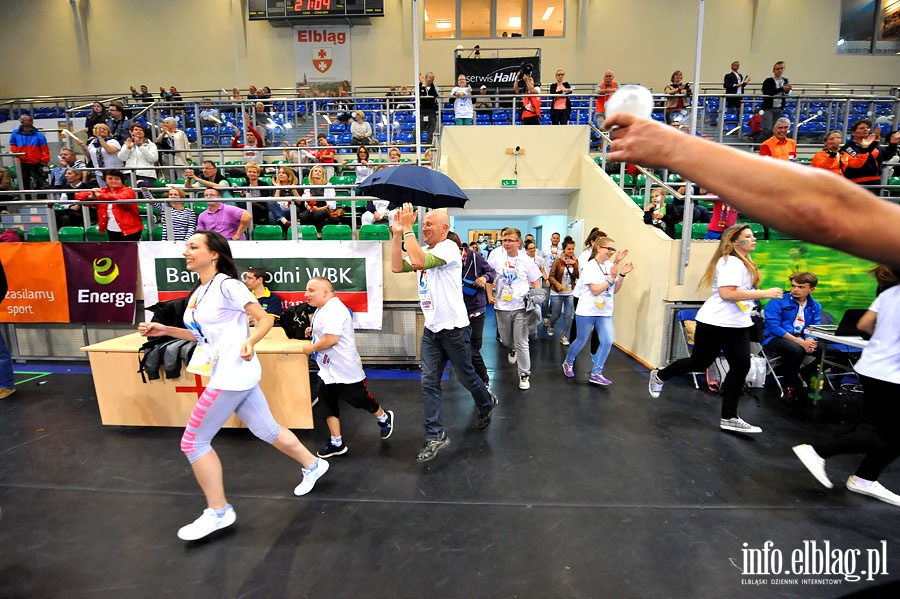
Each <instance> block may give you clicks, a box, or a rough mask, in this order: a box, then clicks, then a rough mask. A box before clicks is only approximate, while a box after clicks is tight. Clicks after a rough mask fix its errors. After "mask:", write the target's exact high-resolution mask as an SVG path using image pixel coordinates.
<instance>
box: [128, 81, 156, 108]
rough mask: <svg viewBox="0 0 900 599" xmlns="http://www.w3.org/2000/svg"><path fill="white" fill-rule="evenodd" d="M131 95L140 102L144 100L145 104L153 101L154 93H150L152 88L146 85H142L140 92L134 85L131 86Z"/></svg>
mask: <svg viewBox="0 0 900 599" xmlns="http://www.w3.org/2000/svg"><path fill="white" fill-rule="evenodd" d="M131 97H132V98H134V99H135V100H137V101H138V102H143V103H144V104H149V103H150V102H152V101H153V94H151V93H150V89H149V88H148V87H147V86H146V85H142V86H141V91H140V93H138V91H137V90H136V89H134V86H133V85H132V86H131Z"/></svg>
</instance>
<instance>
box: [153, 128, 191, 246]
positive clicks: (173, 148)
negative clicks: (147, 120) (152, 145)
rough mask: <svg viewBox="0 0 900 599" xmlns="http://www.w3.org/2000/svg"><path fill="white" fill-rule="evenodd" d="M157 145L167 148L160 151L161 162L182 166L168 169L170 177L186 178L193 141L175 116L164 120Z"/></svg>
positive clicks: (171, 165)
mask: <svg viewBox="0 0 900 599" xmlns="http://www.w3.org/2000/svg"><path fill="white" fill-rule="evenodd" d="M156 146H157V148H158V149H160V150H166V151H164V152H160V156H159V162H160V164H164V165H166V166H170V167H181V168H172V169H167V170H168V171H169V179H171V180H175V179H184V167H186V166H187V165H188V164H189V163H190V160H191V142H189V141H188V138H187V135H185V133H184V131H182V130H180V129H179V128H178V120H176V119H175V117H171V116H169V117H166V118H164V119H163V120H162V131H161V132H160V134H159V135H157V136H156ZM185 239H187V238H185Z"/></svg>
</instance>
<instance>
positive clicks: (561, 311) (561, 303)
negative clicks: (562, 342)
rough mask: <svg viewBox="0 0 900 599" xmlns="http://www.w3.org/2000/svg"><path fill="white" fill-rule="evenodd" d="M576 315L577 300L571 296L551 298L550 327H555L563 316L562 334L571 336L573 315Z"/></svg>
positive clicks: (553, 296)
mask: <svg viewBox="0 0 900 599" xmlns="http://www.w3.org/2000/svg"><path fill="white" fill-rule="evenodd" d="M574 313H575V298H573V297H572V296H571V295H551V296H550V326H551V327H555V326H556V321H557V320H559V317H560V316H563V317H564V318H563V326H562V334H563V335H565V336H568V335H569V329H571V328H572V315H573V314H574Z"/></svg>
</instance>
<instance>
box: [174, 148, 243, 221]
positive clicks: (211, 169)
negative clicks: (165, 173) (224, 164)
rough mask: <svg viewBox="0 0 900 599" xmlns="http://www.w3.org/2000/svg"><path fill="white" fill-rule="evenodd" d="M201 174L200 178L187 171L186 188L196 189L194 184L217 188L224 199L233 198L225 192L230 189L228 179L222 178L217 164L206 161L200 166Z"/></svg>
mask: <svg viewBox="0 0 900 599" xmlns="http://www.w3.org/2000/svg"><path fill="white" fill-rule="evenodd" d="M200 173H201V174H200V176H199V177H198V176H197V174H196V173H195V172H194V169H190V168H188V169H185V171H184V186H185V187H187V188H188V189H191V188H193V187H194V183H197V184H198V185H200V186H201V187H206V188H207V189H209V188H210V187H215V188H217V189H218V191H219V193H220V195H221V196H222V197H223V198H230V197H232V196H231V192H228V191H225V190H224V188H227V187H230V184H229V183H228V179H226V178H225V177H223V176H222V173H220V172H219V169H218V168H216V163H215V162H213V161H212V160H204V161H203V164H202V165H201V166H200ZM223 235H224V233H223Z"/></svg>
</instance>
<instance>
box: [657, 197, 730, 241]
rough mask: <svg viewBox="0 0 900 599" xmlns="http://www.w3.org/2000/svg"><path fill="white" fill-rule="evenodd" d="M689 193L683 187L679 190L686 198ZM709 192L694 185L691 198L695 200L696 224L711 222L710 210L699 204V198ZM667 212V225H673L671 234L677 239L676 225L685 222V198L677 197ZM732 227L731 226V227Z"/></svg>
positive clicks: (694, 214)
mask: <svg viewBox="0 0 900 599" xmlns="http://www.w3.org/2000/svg"><path fill="white" fill-rule="evenodd" d="M686 191H687V187H685V186H681V187H679V188H678V194H679V195H681V196H684V194H685V192H686ZM707 193H708V192H707V191H706V189H705V188H703V187H700V186H699V185H694V186H693V187H691V196H692V198H693V204H694V209H693V222H695V223H708V222H710V220H711V218H712V217H711V216H710V214H709V208H707V207H706V206H701V205H700V204H698V203H697V196H704V195H706V194H707ZM666 212H667V213H668V215H669V219H668V221H667V223H670V224H671V232H670V237H675V223H680V222H683V221H684V197H681V198H679V197H675V198H673V199H672V203H671V204H670V205H669V206H667V207H666ZM729 226H730V225H729Z"/></svg>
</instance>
